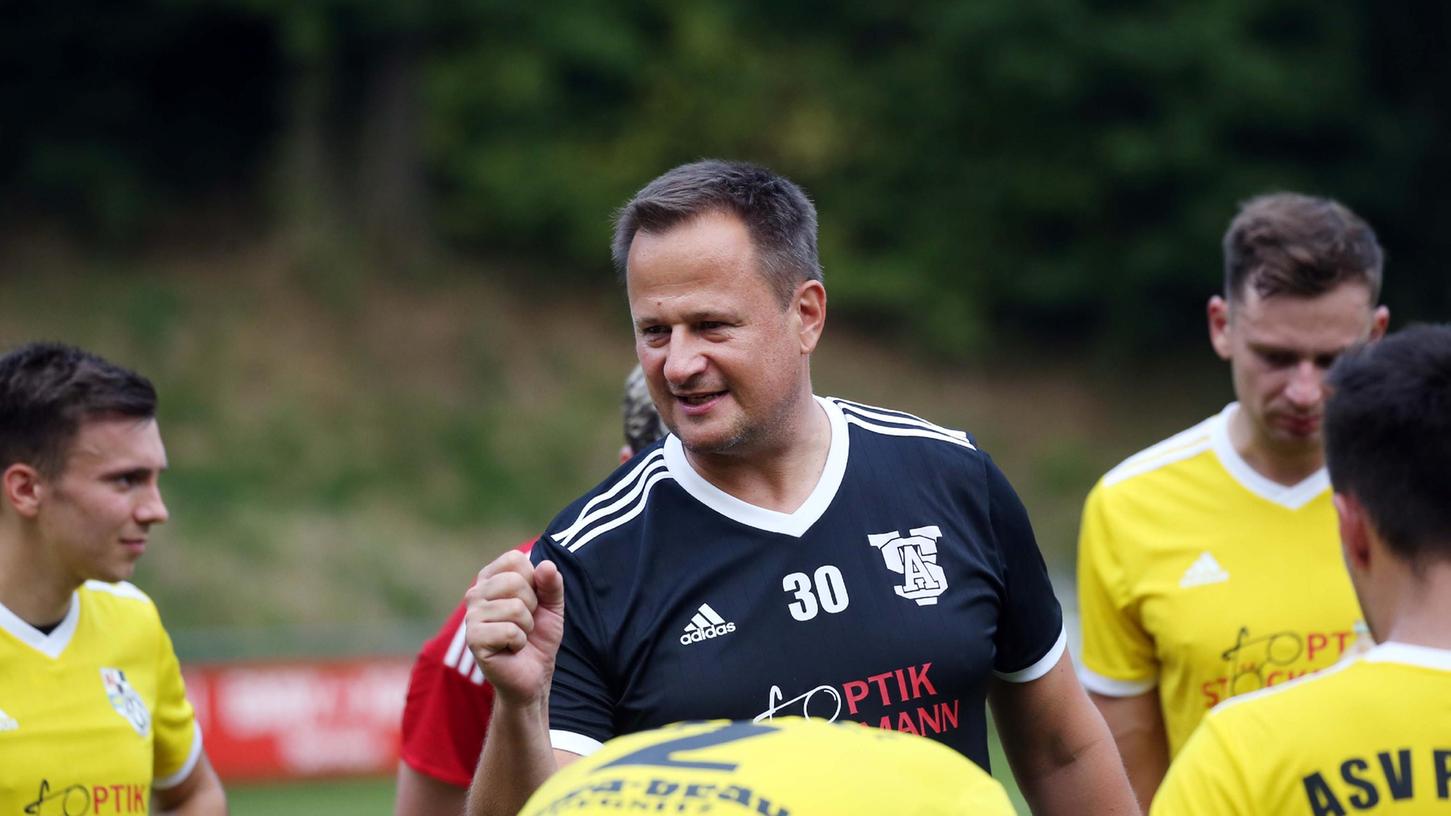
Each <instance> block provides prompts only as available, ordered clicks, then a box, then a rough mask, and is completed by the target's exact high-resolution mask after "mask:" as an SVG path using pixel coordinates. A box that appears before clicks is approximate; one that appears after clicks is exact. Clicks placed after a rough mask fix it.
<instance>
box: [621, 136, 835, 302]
mask: <svg viewBox="0 0 1451 816" xmlns="http://www.w3.org/2000/svg"><path fill="white" fill-rule="evenodd" d="M711 212H720V213H728V214H730V215H734V216H736V217H737V218H739V219H741V221H742V222H744V223H745V225H746V229H747V230H748V231H749V232H750V235H751V242H752V244H753V245H754V246H755V249H756V253H757V257H759V258H760V265H761V270H760V271H761V274H762V275H764V276H765V278H766V282H767V283H769V284H770V285H771V288H772V290H773V291H775V293H776V296H777V298H778V299H779V300H780V301H781V303H782V304H783V305H784V304H786V303H788V302H789V301H790V299H791V295H792V293H793V292H794V291H795V290H796V287H797V286H798V285H799V284H800V283H802V282H803V281H808V280H816V281H819V280H821V279H822V275H821V261H820V259H819V258H818V257H817V251H816V207H815V206H814V205H812V203H811V199H810V198H807V196H806V193H805V192H803V191H802V190H801V188H800V187H798V186H796V184H794V183H793V182H792V181H791V180H789V179H787V178H785V177H783V176H778V175H776V174H775V173H772V172H771V171H770V170H767V169H766V168H764V167H758V166H756V165H754V164H746V163H744V162H729V161H721V160H719V159H706V160H704V161H698V162H693V163H691V164H682V165H681V166H679V167H676V168H675V169H673V170H670V171H668V172H666V173H665V174H664V175H662V176H660V177H659V178H657V179H655V180H654V181H652V182H650V183H649V184H647V185H645V187H644V189H642V190H640V192H638V193H636V194H635V197H634V198H632V199H630V201H629V203H627V204H626V205H625V206H624V207H622V208H620V211H619V213H618V215H617V216H616V218H615V238H614V243H613V246H612V254H613V256H614V261H615V268H616V269H617V270H619V273H620V275H621V277H623V276H624V275H625V271H626V262H627V260H628V259H629V256H630V244H632V243H633V242H634V240H635V234H636V233H638V232H641V231H644V232H648V233H655V234H659V233H663V232H668V231H669V230H670V229H672V228H673V227H676V226H678V225H680V224H682V223H684V222H686V221H689V220H691V219H693V218H696V217H697V216H700V215H703V214H705V213H711Z"/></svg>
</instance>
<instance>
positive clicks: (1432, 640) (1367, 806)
mask: <svg viewBox="0 0 1451 816" xmlns="http://www.w3.org/2000/svg"><path fill="white" fill-rule="evenodd" d="M1329 385H1330V389H1331V395H1330V400H1329V404H1328V405H1327V407H1326V411H1325V436H1326V457H1327V459H1328V465H1329V469H1330V480H1331V482H1332V483H1333V484H1334V486H1335V487H1334V490H1335V509H1336V510H1337V511H1338V514H1339V519H1340V523H1339V526H1340V540H1341V547H1342V550H1343V552H1344V564H1345V566H1346V567H1347V568H1348V570H1349V574H1350V582H1351V583H1352V584H1353V585H1354V587H1355V593H1356V595H1357V596H1358V597H1359V599H1360V603H1361V606H1362V608H1364V610H1365V616H1366V619H1367V620H1368V621H1369V623H1370V630H1371V632H1372V633H1374V635H1375V638H1376V640H1377V641H1379V645H1377V646H1375V647H1374V648H1373V649H1370V650H1369V651H1368V652H1365V653H1363V654H1360V655H1358V656H1357V657H1355V658H1354V659H1351V660H1347V661H1343V662H1341V663H1340V664H1338V665H1336V666H1335V667H1333V668H1331V669H1327V670H1325V671H1323V672H1320V673H1318V674H1315V675H1313V676H1310V677H1306V678H1304V679H1301V680H1298V681H1296V682H1294V683H1290V684H1287V685H1285V686H1277V687H1275V688H1273V689H1267V690H1265V691H1262V692H1258V693H1255V694H1249V695H1245V696H1244V697H1240V698H1236V699H1234V700H1231V701H1229V702H1227V703H1225V704H1223V705H1221V706H1219V707H1217V708H1215V709H1214V710H1213V711H1212V712H1210V713H1209V715H1208V716H1207V717H1206V718H1205V720H1204V723H1203V724H1202V725H1200V727H1199V729H1198V730H1197V731H1195V733H1194V736H1193V737H1192V738H1191V739H1190V740H1189V742H1188V744H1187V745H1185V746H1184V750H1183V751H1182V752H1180V754H1179V756H1178V757H1177V758H1175V760H1174V764H1173V765H1172V766H1171V767H1170V769H1169V774H1168V776H1167V777H1166V778H1165V779H1164V784H1163V787H1162V789H1161V790H1160V791H1159V796H1158V798H1156V799H1155V800H1154V812H1155V813H1162V814H1169V815H1170V816H1181V814H1182V815H1184V816H1199V815H1200V814H1202V815H1203V816H1252V815H1253V814H1262V813H1274V814H1302V813H1303V814H1307V815H1308V816H1328V815H1329V814H1346V813H1350V812H1357V813H1359V812H1374V813H1381V812H1386V813H1392V812H1393V813H1405V814H1431V813H1446V812H1448V811H1451V326H1444V325H1442V326H1434V327H1416V328H1411V329H1406V330H1404V331H1401V332H1399V333H1397V334H1394V335H1392V336H1390V337H1387V338H1386V339H1385V340H1383V341H1381V342H1380V343H1376V344H1373V345H1370V346H1367V347H1364V348H1361V349H1357V350H1355V351H1353V352H1351V353H1348V354H1346V355H1344V357H1343V358H1342V359H1341V360H1340V361H1339V362H1337V363H1336V364H1335V367H1334V368H1333V369H1332V370H1331V372H1330V377H1329Z"/></svg>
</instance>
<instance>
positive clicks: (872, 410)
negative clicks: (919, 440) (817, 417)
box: [835, 399, 967, 442]
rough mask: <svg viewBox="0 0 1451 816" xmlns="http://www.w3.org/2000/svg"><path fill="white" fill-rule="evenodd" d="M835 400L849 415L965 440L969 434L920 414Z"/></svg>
mask: <svg viewBox="0 0 1451 816" xmlns="http://www.w3.org/2000/svg"><path fill="white" fill-rule="evenodd" d="M835 402H836V404H837V405H839V406H841V408H842V410H843V412H846V413H847V415H848V416H851V415H857V416H860V417H862V418H863V419H875V420H878V421H880V422H892V423H896V424H899V425H907V426H910V427H915V428H925V429H927V430H929V431H935V432H937V433H939V434H945V435H947V436H951V437H956V438H957V439H960V440H962V441H963V442H966V441H967V434H966V433H965V432H963V431H957V430H953V429H952V428H944V427H942V426H941V425H937V424H935V423H932V422H928V421H927V420H925V419H923V418H922V417H919V416H913V415H912V414H908V413H905V412H902V411H893V410H892V409H890V408H877V407H876V406H872V405H862V404H861V403H857V402H848V401H847V400H843V399H837V400H835Z"/></svg>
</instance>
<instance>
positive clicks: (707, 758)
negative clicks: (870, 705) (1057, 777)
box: [520, 717, 1013, 816]
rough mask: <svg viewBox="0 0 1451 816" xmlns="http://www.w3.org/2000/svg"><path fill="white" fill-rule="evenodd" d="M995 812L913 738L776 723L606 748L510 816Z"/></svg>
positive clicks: (971, 780)
mask: <svg viewBox="0 0 1451 816" xmlns="http://www.w3.org/2000/svg"><path fill="white" fill-rule="evenodd" d="M626 812H628V813H637V812H640V813H644V812H648V813H675V814H687V816H689V815H690V814H712V816H729V815H730V814H737V813H738V814H748V813H749V814H766V816H782V815H784V814H790V816H852V814H871V815H872V816H878V814H894V816H947V815H948V814H952V815H953V816H957V815H958V814H973V815H974V816H1007V815H1008V814H1012V813H1013V806H1012V804H1011V803H1010V802H1009V801H1008V796H1007V793H1005V792H1004V791H1003V788H1002V786H1001V785H999V784H998V782H997V780H995V779H993V778H992V777H990V776H988V775H987V774H986V773H985V772H984V771H983V770H982V769H981V768H979V767H977V766H976V765H974V764H973V763H972V762H971V761H969V760H968V759H967V758H966V757H963V756H962V755H960V754H958V753H957V752H955V751H953V750H952V749H951V748H948V747H946V746H945V745H941V744H939V743H936V742H933V741H932V740H929V739H926V738H925V737H918V736H913V735H911V734H904V733H900V732H896V731H879V730H877V729H875V728H871V727H869V726H865V725H860V724H858V723H850V722H842V723H828V722H826V721H825V720H819V719H816V720H807V719H803V718H800V717H784V718H778V719H774V720H771V721H769V722H762V723H751V722H730V721H728V720H716V721H713V722H694V723H678V724H676V725H670V726H666V727H664V728H660V729H656V730H653V731H643V732H640V733H637V734H630V735H627V736H623V737H617V738H616V739H613V740H610V741H609V742H608V743H606V744H605V746H604V747H603V748H601V749H600V750H598V751H596V752H595V753H593V754H590V755H589V756H588V757H585V758H583V759H581V760H579V761H577V762H575V763H573V764H571V765H568V766H566V767H565V768H564V769H563V770H561V771H560V772H559V773H557V774H555V775H554V776H553V777H551V778H550V779H549V781H548V782H547V783H545V785H544V787H542V788H540V789H539V790H538V791H536V792H535V794H534V796H533V798H531V799H530V800H529V803H528V804H526V805H525V806H524V809H523V810H522V811H520V813H521V814H522V816H553V814H591V813H600V814H605V813H610V814H614V813H626Z"/></svg>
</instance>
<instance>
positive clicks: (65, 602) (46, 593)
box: [0, 530, 76, 626]
mask: <svg viewBox="0 0 1451 816" xmlns="http://www.w3.org/2000/svg"><path fill="white" fill-rule="evenodd" d="M13 532H14V531H13V530H6V531H4V532H3V533H0V604H4V605H5V608H6V609H9V610H10V611H11V612H13V613H15V615H16V616H17V617H19V618H20V619H21V620H23V621H25V622H26V623H28V624H30V625H32V626H49V625H50V624H53V623H55V622H56V621H59V620H60V619H61V618H64V617H65V615H66V611H67V610H69V609H70V602H71V595H72V594H73V593H74V592H75V590H76V587H75V585H74V584H73V583H69V582H66V581H60V580H55V578H54V576H51V575H48V573H50V572H52V571H51V570H47V569H45V568H44V565H43V564H42V563H40V561H39V560H38V559H37V557H36V548H34V547H28V546H27V542H26V541H24V540H23V539H22V538H21V537H20V536H18V535H13V534H12V533H13Z"/></svg>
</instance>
